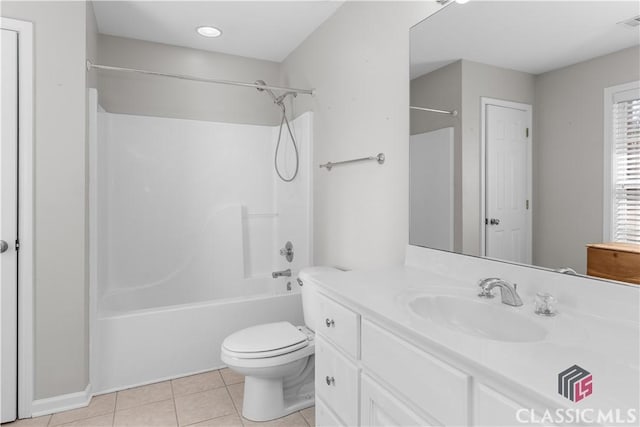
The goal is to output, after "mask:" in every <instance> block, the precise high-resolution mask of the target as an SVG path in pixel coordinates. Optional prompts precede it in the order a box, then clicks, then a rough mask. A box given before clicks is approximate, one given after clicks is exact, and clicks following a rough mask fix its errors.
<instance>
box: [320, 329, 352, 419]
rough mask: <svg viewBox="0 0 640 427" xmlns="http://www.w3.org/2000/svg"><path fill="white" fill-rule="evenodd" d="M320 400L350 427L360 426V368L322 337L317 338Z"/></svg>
mask: <svg viewBox="0 0 640 427" xmlns="http://www.w3.org/2000/svg"><path fill="white" fill-rule="evenodd" d="M315 375H316V377H315V381H316V396H318V397H320V399H322V401H324V402H325V403H326V404H327V406H328V407H329V408H330V409H332V410H333V412H335V414H336V415H337V416H338V417H339V418H340V419H341V420H342V421H344V423H345V424H346V425H349V426H355V425H358V403H359V400H358V367H357V366H356V365H355V364H354V363H353V362H351V361H349V359H347V358H346V357H345V356H343V355H342V354H340V352H339V351H338V350H336V349H335V348H334V347H333V346H332V345H331V344H329V342H327V341H326V340H324V339H323V338H322V337H321V336H318V337H317V338H316V374H315Z"/></svg>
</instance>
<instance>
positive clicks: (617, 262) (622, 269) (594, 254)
mask: <svg viewBox="0 0 640 427" xmlns="http://www.w3.org/2000/svg"><path fill="white" fill-rule="evenodd" d="M587 274H588V275H589V276H594V277H601V278H603V279H610V280H618V281H621V282H628V283H634V284H636V285H640V245H636V244H632V243H594V244H590V245H587Z"/></svg>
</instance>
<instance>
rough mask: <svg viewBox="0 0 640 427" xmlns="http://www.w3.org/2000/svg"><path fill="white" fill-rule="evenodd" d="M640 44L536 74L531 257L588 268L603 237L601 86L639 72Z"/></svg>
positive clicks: (538, 262) (636, 76)
mask: <svg viewBox="0 0 640 427" xmlns="http://www.w3.org/2000/svg"><path fill="white" fill-rule="evenodd" d="M639 52H640V49H639V48H638V47H634V48H629V49H625V50H622V51H619V52H616V53H612V54H610V55H606V56H602V57H599V58H595V59H592V60H589V61H586V62H582V63H579V64H575V65H572V66H569V67H566V68H562V69H559V70H554V71H550V72H548V73H544V74H541V75H539V76H537V78H536V102H535V105H534V129H533V138H534V183H533V184H534V185H533V188H534V194H533V198H534V204H533V234H534V236H535V239H534V245H533V262H534V263H535V264H536V265H542V266H545V267H550V268H555V267H563V266H568V267H572V268H574V269H576V270H577V271H578V272H581V273H584V272H585V271H586V249H585V245H586V244H587V243H594V242H601V241H602V240H603V235H602V227H603V224H602V221H603V219H602V211H603V206H602V203H603V201H602V200H603V183H604V176H603V164H604V162H603V149H604V146H603V135H604V127H603V126H604V124H603V123H604V122H603V117H604V110H603V105H604V88H606V87H610V86H615V85H618V84H622V83H627V82H630V81H635V80H638V79H640V54H639Z"/></svg>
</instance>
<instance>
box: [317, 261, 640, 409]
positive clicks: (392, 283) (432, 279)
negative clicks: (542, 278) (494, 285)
mask: <svg viewBox="0 0 640 427" xmlns="http://www.w3.org/2000/svg"><path fill="white" fill-rule="evenodd" d="M454 275H455V272H454V271H452V272H451V274H450V275H446V274H439V273H438V272H434V271H428V270H425V269H421V268H415V267H412V266H403V267H397V268H388V269H381V270H376V271H348V272H319V273H317V274H311V275H310V277H309V279H310V280H313V281H314V282H315V283H317V284H318V286H319V287H320V291H321V292H322V293H324V294H326V295H327V296H329V297H331V298H333V299H336V300H338V301H339V302H343V303H344V304H346V305H348V306H351V307H352V308H353V309H355V310H357V311H359V312H360V313H361V314H362V315H363V316H364V317H366V318H369V319H371V320H373V321H375V322H377V323H379V324H381V325H383V326H385V327H387V328H389V329H392V330H395V331H396V332H398V333H399V334H401V335H404V336H405V337H408V339H410V340H411V341H412V342H413V343H414V344H415V345H417V346H419V347H422V348H425V349H426V350H428V351H431V352H433V353H435V354H437V355H440V357H443V358H444V360H447V359H451V360H456V361H458V364H459V365H460V364H461V365H460V366H466V367H467V369H469V370H474V371H478V370H480V371H482V372H484V373H485V374H486V375H488V376H491V377H493V378H496V379H497V380H499V381H502V382H505V383H508V384H511V385H513V386H515V387H518V388H519V389H521V390H523V391H524V392H526V393H531V392H532V393H534V394H535V395H536V396H538V397H539V398H540V400H541V401H543V402H545V404H546V405H549V406H551V408H550V409H552V408H595V409H603V410H609V409H616V408H621V409H623V410H626V409H628V408H636V410H637V408H638V406H639V402H640V370H639V366H638V361H639V360H640V332H639V328H640V325H638V322H636V321H633V319H628V318H618V319H611V318H607V317H602V316H598V315H594V314H589V313H585V312H580V311H577V310H576V309H574V308H571V307H569V306H566V305H563V304H562V300H560V301H559V304H558V310H559V314H558V315H557V316H555V317H542V316H538V315H536V314H534V300H533V297H532V295H531V292H527V291H526V289H525V290H524V292H523V291H522V290H521V289H520V288H519V289H518V291H519V292H520V294H521V296H522V299H523V302H524V305H523V306H521V307H510V306H507V305H505V304H502V303H501V301H500V295H499V292H498V290H497V289H496V290H495V291H496V294H497V296H496V297H495V298H493V299H490V300H487V299H480V298H478V296H477V294H478V286H477V283H476V282H470V281H468V280H466V279H465V280H461V279H456V278H454V277H452V276H454ZM558 276H561V275H558ZM485 277H486V276H485ZM478 279H479V278H478ZM571 280H576V278H571ZM584 280H588V279H584ZM610 286H615V285H610ZM525 287H526V286H525ZM534 294H535V293H534ZM427 295H447V296H455V297H456V298H462V299H469V300H473V301H478V300H480V301H481V302H483V303H486V304H495V305H497V306H498V307H496V308H498V309H504V310H509V311H513V312H515V313H514V314H516V315H519V316H523V317H524V318H527V321H531V322H535V323H536V324H538V325H541V326H542V327H544V328H545V329H546V330H547V331H548V333H547V334H546V336H545V337H544V338H543V339H541V340H538V341H533V342H504V341H497V340H492V339H488V338H483V337H479V336H475V335H470V334H467V333H465V332H461V331H458V330H454V329H451V328H449V327H447V326H444V325H442V324H439V323H435V322H433V321H430V320H427V319H424V318H422V317H419V316H416V315H415V314H413V313H412V312H411V310H409V307H408V303H409V302H410V301H411V300H412V299H414V298H415V297H418V296H427ZM634 295H636V296H637V298H640V293H638V294H634ZM639 305H640V304H639ZM576 364H577V365H579V366H580V367H582V368H584V369H586V370H588V371H589V372H590V373H591V374H592V375H593V394H592V395H591V396H588V398H585V399H583V400H582V401H580V402H577V403H573V402H571V401H569V400H567V399H565V398H563V397H562V396H560V395H559V394H558V391H557V388H558V386H557V384H558V383H557V381H558V373H560V372H562V371H564V370H565V369H567V368H569V367H571V366H573V365H576Z"/></svg>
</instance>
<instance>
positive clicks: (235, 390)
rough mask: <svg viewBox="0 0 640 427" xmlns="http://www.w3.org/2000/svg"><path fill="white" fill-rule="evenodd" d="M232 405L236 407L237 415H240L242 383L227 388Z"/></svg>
mask: <svg viewBox="0 0 640 427" xmlns="http://www.w3.org/2000/svg"><path fill="white" fill-rule="evenodd" d="M227 390H229V394H230V395H231V399H232V400H233V404H234V405H235V406H236V409H237V410H238V413H239V414H242V399H243V397H244V383H239V384H233V385H230V386H228V387H227Z"/></svg>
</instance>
